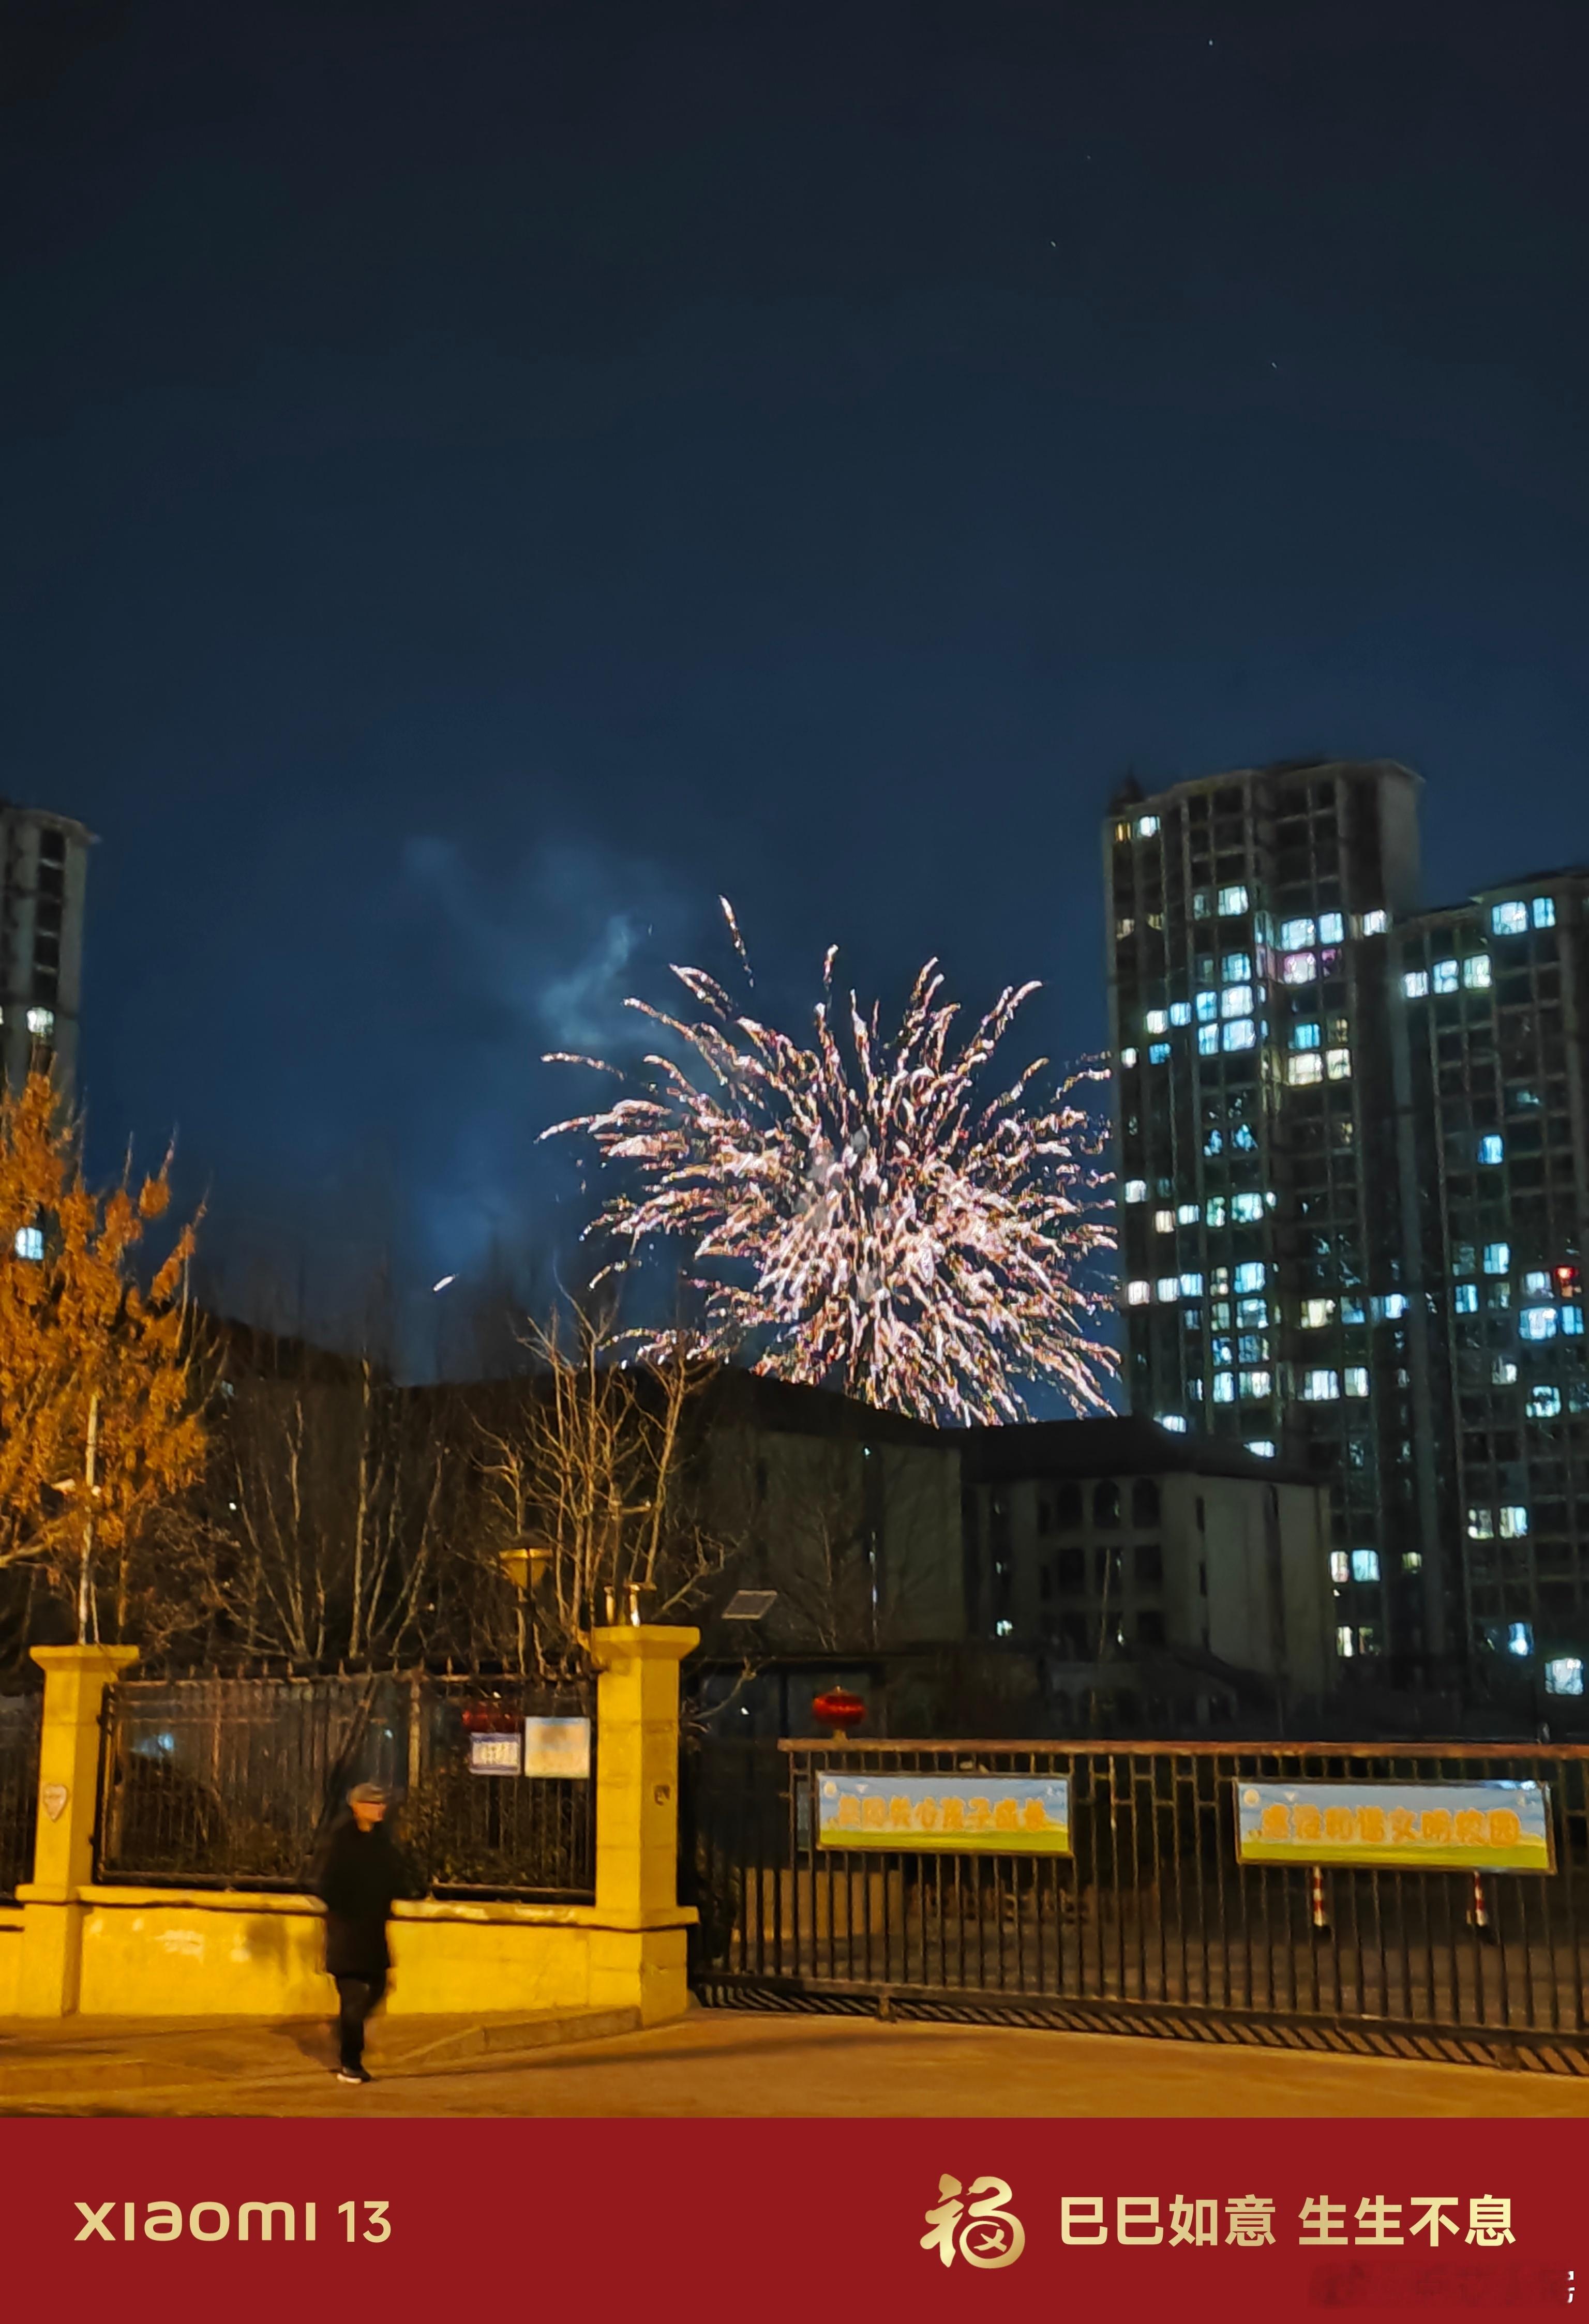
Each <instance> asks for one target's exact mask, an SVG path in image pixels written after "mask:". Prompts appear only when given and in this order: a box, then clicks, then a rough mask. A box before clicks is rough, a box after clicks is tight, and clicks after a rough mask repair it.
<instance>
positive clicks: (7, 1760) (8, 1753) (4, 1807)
mask: <svg viewBox="0 0 1589 2324" xmlns="http://www.w3.org/2000/svg"><path fill="white" fill-rule="evenodd" d="M42 1706H43V1696H42V1693H29V1694H0V1900H4V1901H5V1902H10V1901H11V1900H12V1899H13V1898H14V1896H15V1895H16V1892H17V1889H18V1887H19V1886H21V1885H22V1883H23V1881H25V1880H31V1879H32V1877H33V1831H34V1828H35V1824H36V1821H37V1817H38V1791H39V1721H40V1716H41V1712H42Z"/></svg>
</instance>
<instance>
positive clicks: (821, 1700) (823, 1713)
mask: <svg viewBox="0 0 1589 2324" xmlns="http://www.w3.org/2000/svg"><path fill="white" fill-rule="evenodd" d="M811 1709H812V1710H813V1711H815V1713H816V1714H817V1717H818V1719H820V1720H823V1721H824V1723H825V1724H826V1725H827V1726H828V1727H830V1728H831V1729H833V1739H834V1741H835V1742H836V1743H847V1742H848V1741H849V1739H850V1729H851V1728H852V1727H859V1725H860V1724H861V1721H862V1720H864V1718H865V1716H866V1706H865V1704H864V1702H863V1701H862V1700H861V1698H860V1696H859V1695H858V1694H851V1693H850V1692H849V1691H848V1689H847V1688H845V1687H842V1686H836V1687H832V1688H830V1689H829V1691H828V1692H827V1693H826V1694H819V1695H818V1697H817V1699H816V1701H814V1702H813V1703H812V1705H811Z"/></svg>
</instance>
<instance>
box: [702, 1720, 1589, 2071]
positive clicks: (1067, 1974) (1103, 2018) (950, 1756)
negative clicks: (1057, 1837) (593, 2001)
mask: <svg viewBox="0 0 1589 2324" xmlns="http://www.w3.org/2000/svg"><path fill="white" fill-rule="evenodd" d="M834 1770H839V1771H843V1772H845V1773H848V1774H852V1775H873V1776H875V1775H888V1774H899V1775H923V1774H933V1775H942V1776H947V1777H951V1778H954V1779H956V1784H955V1788H956V1789H959V1788H963V1787H965V1784H966V1780H967V1778H968V1777H970V1776H972V1775H975V1774H978V1773H981V1774H987V1775H999V1774H1009V1775H1035V1776H1038V1777H1042V1776H1045V1775H1051V1776H1063V1777H1065V1778H1067V1781H1068V1784H1069V1821H1070V1846H1071V1850H1072V1852H1071V1853H1070V1854H1068V1855H1040V1854H1032V1855H1021V1854H1016V1853H1010V1854H993V1853H990V1854H970V1853H966V1854H956V1853H950V1852H936V1851H933V1852H929V1851H928V1850H927V1849H920V1848H918V1849H911V1847H910V1845H909V1841H908V1838H907V1840H906V1844H904V1845H902V1846H901V1847H900V1848H898V1849H892V1848H886V1849H885V1848H882V1847H881V1846H880V1847H879V1848H878V1849H875V1850H861V1849H855V1850H851V1849H835V1848H831V1847H821V1846H818V1844H817V1842H818V1834H817V1826H816V1821H815V1818H816V1814H817V1784H818V1779H819V1777H820V1776H821V1775H822V1774H823V1773H824V1772H825V1771H827V1772H832V1771H834ZM1353 1781H1355V1782H1370V1783H1376V1784H1377V1783H1389V1784H1430V1783H1452V1782H1460V1783H1465V1784H1477V1783H1486V1784H1493V1783H1495V1782H1497V1781H1505V1782H1513V1783H1516V1782H1534V1783H1538V1784H1542V1785H1544V1786H1546V1787H1547V1799H1548V1811H1547V1812H1548V1819H1549V1828H1550V1834H1551V1841H1552V1849H1553V1859H1554V1867H1555V1868H1554V1870H1553V1871H1551V1872H1549V1873H1545V1872H1537V1871H1529V1872H1512V1871H1506V1872H1499V1871H1486V1872H1485V1873H1484V1874H1483V1876H1482V1877H1481V1879H1480V1881H1479V1882H1478V1883H1477V1884H1476V1885H1475V1882H1474V1877H1473V1875H1472V1874H1471V1873H1468V1872H1463V1871H1458V1870H1426V1869H1413V1868H1411V1867H1409V1868H1407V1869H1405V1870H1404V1869H1402V1868H1401V1867H1400V1864H1396V1865H1391V1866H1384V1865H1380V1866H1365V1867H1361V1868H1359V1867H1356V1866H1340V1865H1336V1866H1326V1867H1319V1868H1317V1869H1315V1868H1313V1867H1307V1866H1300V1865H1292V1864H1272V1863H1265V1864H1260V1863H1242V1862H1240V1861H1238V1856H1237V1844H1236V1826H1237V1816H1238V1812H1239V1810H1238V1800H1239V1793H1240V1790H1241V1788H1242V1787H1243V1785H1247V1786H1252V1785H1254V1784H1265V1783H1267V1784H1276V1783H1279V1784H1297V1783H1301V1782H1314V1783H1344V1782H1353ZM685 1804H686V1827H685V1844H684V1846H685V1863H684V1871H685V1878H686V1882H687V1884H688V1894H689V1898H690V1901H692V1902H694V1903H696V1904H697V1906H698V1908H699V1912H700V1925H699V1928H698V1930H697V1932H696V1952H695V1964H694V1980H695V1984H696V1987H697V1992H698V1993H699V1994H700V1996H701V1997H702V1998H703V1999H704V2000H707V2001H708V2002H717V2003H725V2004H732V2005H735V2006H746V2005H759V2006H772V2007H797V2008H798V2007H807V2008H823V2009H834V2008H837V2009H845V2008H849V2009H867V2010H873V2009H874V2010H877V2011H879V2012H881V2013H882V2014H884V2015H888V2014H899V2015H918V2016H949V2017H984V2018H991V2019H994V2020H1003V2021H1005V2022H1015V2023H1022V2024H1054V2025H1061V2026H1070V2027H1074V2028H1077V2029H1083V2030H1094V2031H1112V2032H1118V2033H1137V2034H1142V2033H1175V2034H1182V2035H1191V2036H1194V2037H1197V2038H1204V2039H1209V2038H1214V2039H1238V2040H1245V2041H1259V2042H1267V2043H1286V2044H1290V2045H1294V2046H1303V2047H1310V2048H1329V2049H1337V2050H1355V2051H1372V2052H1381V2053H1390V2054H1396V2053H1400V2054H1404V2055H1417V2056H1432V2057H1446V2058H1452V2059H1469V2060H1475V2061H1483V2062H1487V2063H1495V2062H1501V2063H1507V2064H1519V2065H1524V2066H1535V2067H1546V2068H1551V2069H1555V2070H1575V2071H1578V2072H1589V2012H1586V2007H1585V2001H1586V1990H1585V1972H1586V1969H1589V1749H1585V1748H1584V1747H1583V1746H1564V1747H1561V1748H1552V1749H1547V1748H1538V1749H1527V1748H1523V1749H1519V1748H1513V1747H1511V1746H1485V1745H1482V1744H1480V1745H1474V1744H1464V1745H1439V1744H1429V1745H1405V1744H1403V1745H1390V1746H1386V1745H1372V1746H1367V1745H1344V1746H1339V1745H1332V1746H1308V1745H1305V1744H1298V1745H1289V1744H1271V1743H1264V1744H1248V1745H1240V1746H1235V1745H1221V1746H1214V1745H1196V1744H1192V1745H1181V1744H1178V1745H1174V1746H1170V1745H1164V1744H1153V1743H1137V1744H1125V1743H1120V1744H1112V1745H1110V1746H1108V1747H1107V1748H1099V1747H1097V1746H1095V1745H1086V1744H1050V1743H1045V1744H1040V1745H1020V1744H1010V1743H998V1744H984V1743H888V1744H862V1743H851V1744H831V1745H822V1744H818V1745H811V1744H803V1743H802V1744H789V1743H784V1744H781V1745H771V1746H768V1745H757V1744H750V1745H734V1744H707V1745H706V1746H704V1747H701V1748H698V1749H697V1750H696V1751H695V1752H694V1753H693V1754H692V1755H691V1756H690V1758H689V1760H688V1766H687V1783H686V1787H685Z"/></svg>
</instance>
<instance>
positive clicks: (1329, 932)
mask: <svg viewBox="0 0 1589 2324" xmlns="http://www.w3.org/2000/svg"><path fill="white" fill-rule="evenodd" d="M1345 938H1346V923H1345V921H1344V919H1343V918H1342V917H1341V915H1340V913H1339V912H1321V913H1320V914H1319V916H1318V940H1319V942H1320V944H1344V942H1345ZM1302 941H1303V943H1304V944H1307V942H1308V941H1309V940H1308V938H1307V936H1304V937H1303V939H1302Z"/></svg>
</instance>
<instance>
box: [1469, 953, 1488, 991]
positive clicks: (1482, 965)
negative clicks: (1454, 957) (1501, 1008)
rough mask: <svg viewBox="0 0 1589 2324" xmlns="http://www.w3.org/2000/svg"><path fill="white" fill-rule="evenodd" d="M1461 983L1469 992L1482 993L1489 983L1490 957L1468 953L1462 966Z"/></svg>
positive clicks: (1485, 954)
mask: <svg viewBox="0 0 1589 2324" xmlns="http://www.w3.org/2000/svg"><path fill="white" fill-rule="evenodd" d="M1462 981H1463V982H1464V984H1465V985H1466V986H1467V988H1468V990H1469V991H1470V992H1475V991H1483V988H1484V987H1485V986H1486V985H1487V984H1488V983H1489V982H1490V955H1489V954H1488V953H1487V952H1470V953H1469V954H1468V956H1467V958H1466V959H1465V960H1464V962H1463V964H1462Z"/></svg>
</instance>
